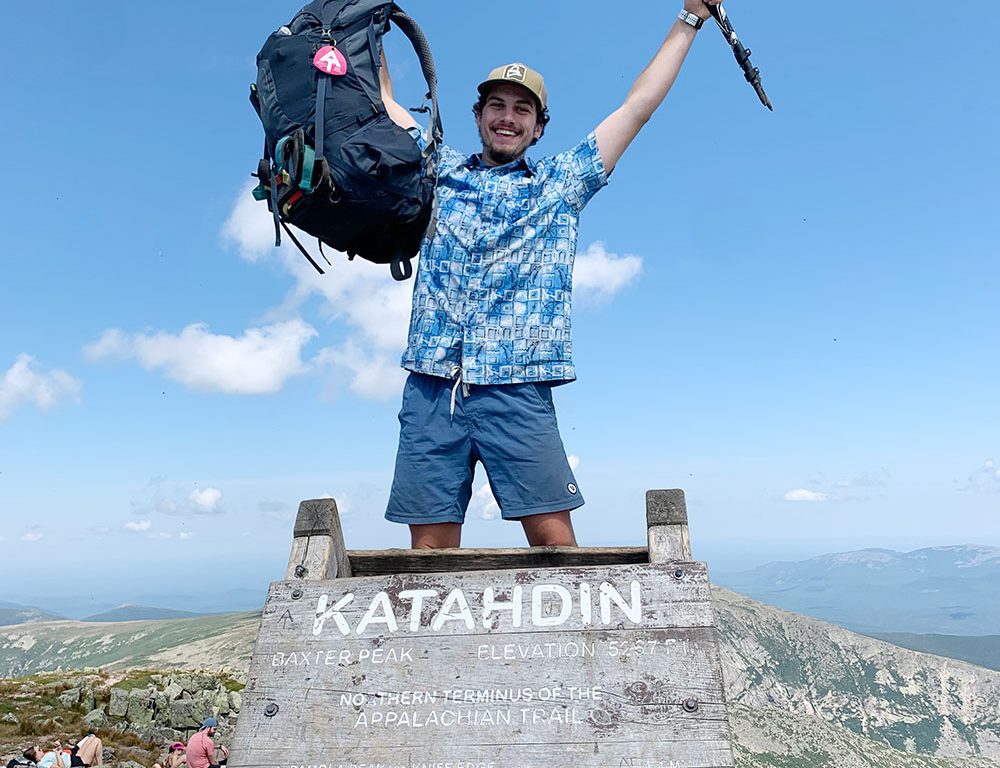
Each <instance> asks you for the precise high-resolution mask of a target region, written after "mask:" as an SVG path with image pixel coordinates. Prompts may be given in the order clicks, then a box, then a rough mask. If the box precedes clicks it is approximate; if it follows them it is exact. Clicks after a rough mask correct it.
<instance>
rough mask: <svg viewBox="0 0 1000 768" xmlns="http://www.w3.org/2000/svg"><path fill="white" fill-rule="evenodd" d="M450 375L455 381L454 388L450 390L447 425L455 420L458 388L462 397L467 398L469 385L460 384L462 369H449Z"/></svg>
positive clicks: (456, 367) (457, 367)
mask: <svg viewBox="0 0 1000 768" xmlns="http://www.w3.org/2000/svg"><path fill="white" fill-rule="evenodd" d="M451 375H452V377H453V378H454V379H455V386H453V387H452V388H451V410H450V411H449V418H448V423H449V424H450V423H452V422H453V421H454V420H455V399H456V398H457V397H458V388H459V386H461V387H462V397H463V398H465V397H468V396H469V385H468V384H463V383H462V369H461V368H460V367H459V366H457V365H456V366H455V367H454V368H452V369H451Z"/></svg>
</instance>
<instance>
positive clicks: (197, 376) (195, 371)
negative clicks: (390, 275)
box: [84, 319, 316, 395]
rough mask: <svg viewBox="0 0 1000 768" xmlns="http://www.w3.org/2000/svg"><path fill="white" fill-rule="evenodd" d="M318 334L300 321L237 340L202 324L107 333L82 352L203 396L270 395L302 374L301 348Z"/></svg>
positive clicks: (250, 332) (252, 330)
mask: <svg viewBox="0 0 1000 768" xmlns="http://www.w3.org/2000/svg"><path fill="white" fill-rule="evenodd" d="M315 335H316V330H315V329H314V328H313V327H312V326H310V325H308V324H307V323H305V322H303V321H302V320H298V319H296V320H289V321H286V322H282V323H274V324H273V325H268V326H265V327H263V328H249V329H247V330H246V331H244V333H243V335H242V336H241V337H239V338H236V337H233V336H225V335H218V334H213V333H210V332H209V330H208V328H207V327H206V326H205V325H204V324H201V323H195V324H193V325H189V326H187V327H186V328H184V329H183V330H182V331H181V332H180V334H177V335H173V334H169V333H163V332H156V333H137V334H131V335H129V334H126V333H123V332H122V331H120V330H114V329H113V330H108V331H105V332H104V334H103V335H102V336H101V338H100V339H98V340H97V341H96V342H93V343H92V344H89V345H87V346H86V347H85V348H84V354H85V355H86V356H87V357H88V359H90V360H95V361H96V360H105V359H108V358H119V359H125V360H128V359H135V360H137V361H138V362H139V364H140V365H142V367H143V368H145V369H146V370H149V371H161V372H162V373H163V374H164V375H165V376H167V377H168V378H170V379H173V380H174V381H178V382H180V383H181V384H183V385H185V386H187V387H190V388H192V389H195V390H199V391H203V392H225V393H229V394H240V395H261V394H271V393H273V392H277V391H279V390H280V389H281V388H282V387H283V386H284V384H285V382H286V381H287V380H288V379H289V378H290V377H292V376H296V375H299V374H301V373H303V372H304V371H305V366H304V365H303V363H302V359H301V354H302V347H303V346H304V345H305V344H306V342H308V341H309V340H310V339H311V338H312V337H313V336H315Z"/></svg>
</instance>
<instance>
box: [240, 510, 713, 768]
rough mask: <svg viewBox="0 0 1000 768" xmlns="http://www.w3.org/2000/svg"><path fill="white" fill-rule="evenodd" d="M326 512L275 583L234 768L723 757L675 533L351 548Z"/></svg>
mask: <svg viewBox="0 0 1000 768" xmlns="http://www.w3.org/2000/svg"><path fill="white" fill-rule="evenodd" d="M650 493H660V494H663V493H673V494H675V496H674V497H673V499H674V503H675V504H676V503H677V497H676V494H677V493H679V492H650ZM679 498H680V504H681V505H683V496H682V495H681V496H680V497H679ZM660 500H661V501H662V499H660ZM322 503H323V505H324V506H323V507H322V509H324V510H325V513H326V516H327V517H330V516H332V517H333V521H332V523H331V524H329V525H325V526H320V527H319V528H317V527H315V526H313V527H312V528H310V529H309V530H308V531H307V535H306V536H299V535H297V536H296V543H295V544H293V552H292V558H291V559H290V562H289V575H290V578H289V580H287V581H282V582H276V583H274V584H272V585H271V587H270V591H269V593H268V597H267V603H266V606H265V609H264V613H263V616H262V619H261V627H260V633H259V636H258V640H257V646H256V650H255V652H254V655H253V659H252V662H251V668H250V673H249V676H248V682H247V688H246V690H245V691H244V698H243V707H242V711H241V714H240V718H239V723H238V726H237V732H236V735H235V738H234V742H233V750H232V756H231V759H230V765H232V766H235V767H236V768H250V767H260V768H561V767H563V766H567V767H568V766H573V767H574V768H619V766H635V767H640V766H641V767H643V768H654V767H655V768H716V767H718V768H726V767H728V766H732V765H733V762H732V753H731V749H730V745H729V736H728V721H727V717H726V709H725V700H724V697H723V683H722V674H721V663H720V658H719V649H718V642H717V639H716V632H715V628H714V626H713V621H714V618H713V612H712V607H711V602H710V595H709V581H708V574H707V570H706V567H705V565H704V564H703V563H698V562H691V561H690V555H689V552H686V551H685V549H684V546H683V543H684V542H686V530H685V531H673V532H671V535H660V536H654V535H653V533H652V529H653V528H654V527H657V526H654V525H652V524H650V526H649V528H650V535H649V542H650V544H651V546H650V547H649V548H618V549H587V548H546V549H545V550H542V551H539V550H529V549H522V550H446V551H439V552H431V553H427V552H412V551H409V550H385V551H384V552H361V551H347V550H344V549H343V545H342V543H339V542H341V541H342V539H341V534H340V529H339V522H338V521H336V512H335V505H333V502H332V500H329V499H328V500H323V502H322ZM307 504H311V505H319V504H320V502H303V505H307ZM648 505H649V501H648V500H647V506H648ZM313 509H315V507H314V508H313ZM675 511H676V510H675ZM675 516H676V515H675ZM647 517H649V514H648V509H647ZM302 518H303V511H302V509H301V508H300V522H301V521H302ZM669 524H673V525H676V524H677V523H675V522H674V523H669ZM684 526H685V528H686V514H685V515H684ZM305 527H306V528H308V526H305ZM296 528H297V534H298V533H300V527H299V525H298V524H297V526H296ZM660 534H664V532H663V531H661V532H660ZM302 538H312V539H316V540H317V541H316V542H307V543H303V542H302V541H300V539H302ZM326 539H329V541H326ZM331 542H332V544H331ZM664 542H675V543H676V542H682V545H681V546H680V547H679V548H678V547H677V546H675V545H674V544H671V545H669V546H667V545H665V544H664ZM309 544H314V545H315V546H313V547H312V551H311V554H310V551H309V546H308V545H309ZM317 547H318V548H319V549H325V550H326V551H325V552H323V553H320V552H318V549H317ZM338 547H339V550H340V551H339V552H337V551H336V550H337V549H338ZM651 553H652V554H651ZM678 554H680V555H685V554H686V555H687V558H686V559H678V558H677V557H674V555H678ZM663 555H671V557H664V556H663ZM293 561H294V562H293ZM595 562H596V563H597V564H594V563H595ZM346 572H350V573H351V574H352V575H351V576H349V577H348V576H346ZM295 573H300V574H302V576H300V577H299V578H294V574H295ZM310 574H311V575H313V577H314V578H312V579H310V578H309V576H310ZM331 574H333V575H335V576H336V577H335V578H329V576H331Z"/></svg>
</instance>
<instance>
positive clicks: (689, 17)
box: [677, 8, 705, 29]
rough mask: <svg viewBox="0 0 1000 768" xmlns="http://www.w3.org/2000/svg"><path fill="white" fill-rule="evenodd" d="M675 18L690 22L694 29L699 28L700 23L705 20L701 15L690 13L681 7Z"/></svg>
mask: <svg viewBox="0 0 1000 768" xmlns="http://www.w3.org/2000/svg"><path fill="white" fill-rule="evenodd" d="M677 18H678V19H680V20H681V21H683V22H684V23H685V24H690V25H691V26H692V27H694V28H695V29H701V27H702V25H703V24H704V23H705V20H704V19H703V18H702V17H701V16H697V15H695V14H693V13H690V12H688V11H686V10H684V9H683V8H681V12H680V13H678V14H677Z"/></svg>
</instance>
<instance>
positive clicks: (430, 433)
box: [381, 0, 721, 548]
mask: <svg viewBox="0 0 1000 768" xmlns="http://www.w3.org/2000/svg"><path fill="white" fill-rule="evenodd" d="M706 2H707V3H710V4H712V5H718V4H720V3H721V0H705V2H703V1H702V0H684V7H683V9H682V10H681V11H680V13H679V14H678V16H677V18H676V20H675V21H674V23H673V26H672V27H671V28H670V31H669V33H668V34H667V37H666V39H665V40H664V41H663V43H662V45H661V46H660V48H659V50H658V51H657V53H656V55H655V56H654V57H653V60H652V61H651V62H650V63H649V65H648V66H647V67H646V69H644V70H643V72H642V73H641V74H640V75H639V77H638V78H637V79H636V81H635V83H634V84H633V86H632V88H631V90H630V91H629V93H628V95H627V97H626V99H625V101H624V103H623V104H622V105H621V107H619V108H618V109H617V110H615V111H614V112H613V113H612V114H611V115H609V116H608V117H607V118H605V119H604V120H603V121H602V122H601V123H600V125H598V126H597V128H596V129H595V130H594V131H592V132H591V133H589V134H588V135H587V136H586V137H585V138H584V139H583V140H582V141H581V142H580V143H579V144H577V145H576V146H575V147H573V148H572V149H570V150H568V151H566V152H563V153H561V154H557V155H553V156H550V157H545V158H542V159H540V160H537V161H535V160H530V159H528V157H527V156H526V153H527V151H528V149H529V147H531V146H532V145H533V144H534V143H535V142H537V141H538V140H539V139H540V138H541V137H542V135H543V134H544V132H545V125H546V124H547V123H548V120H549V114H548V105H547V102H548V96H547V93H546V90H545V82H544V80H543V78H542V76H541V75H540V74H539V73H538V72H536V71H534V70H533V69H531V68H529V67H528V66H526V65H525V64H523V63H521V62H514V63H512V64H507V65H504V66H501V67H497V68H496V69H494V70H493V71H492V72H490V73H489V75H488V76H487V77H486V79H485V80H483V81H482V82H481V83H480V84H479V88H478V90H479V98H478V100H477V101H476V103H475V104H474V105H473V114H474V116H475V120H476V126H477V127H478V129H479V136H480V139H481V140H482V150H481V151H480V153H478V154H475V155H472V156H471V157H470V156H468V155H464V154H461V153H459V152H456V151H455V150H453V149H451V148H450V147H442V148H441V151H440V157H439V164H438V185H437V194H436V199H435V209H436V215H435V218H434V220H433V221H432V223H431V226H430V227H429V228H428V231H427V236H426V238H425V240H424V243H423V246H422V247H421V250H420V260H419V264H418V269H417V277H416V283H415V285H414V290H413V309H412V313H411V316H410V329H409V339H408V343H407V347H406V351H405V352H404V353H403V361H402V363H403V367H404V368H406V369H407V370H409V371H410V376H409V378H408V379H407V382H406V388H405V390H404V392H403V405H402V409H401V411H400V414H399V421H400V436H399V450H398V453H397V456H396V471H395V477H394V479H393V484H392V491H391V493H390V497H389V503H388V507H387V510H386V514H385V516H386V518H387V519H388V520H391V521H394V522H399V523H404V524H407V525H409V526H410V533H411V545H412V546H413V547H414V548H439V547H457V546H459V545H460V543H461V530H462V524H463V522H464V520H465V513H466V509H467V507H468V505H469V500H470V498H471V494H472V481H473V475H474V470H475V465H476V463H477V462H481V463H482V464H483V466H484V467H485V468H486V473H487V475H488V477H489V482H490V487H491V488H492V490H493V494H494V496H495V498H496V500H497V502H498V504H499V505H500V512H501V515H502V516H503V518H504V519H507V520H517V521H519V522H520V523H521V524H522V526H523V527H524V531H525V534H526V536H527V539H528V543H529V544H530V545H532V546H552V545H563V546H573V545H575V544H576V537H575V535H574V532H573V525H572V522H571V520H570V512H571V511H572V510H573V509H576V508H577V507H579V506H581V505H582V504H583V496H582V494H581V493H580V489H579V488H578V486H577V483H576V478H575V477H574V476H573V472H572V470H571V469H570V466H569V462H568V460H567V458H566V452H565V449H564V448H563V443H562V439H561V437H560V435H559V428H558V424H557V422H556V415H555V409H554V407H553V403H552V389H553V387H555V386H557V385H559V384H565V383H568V382H570V381H573V380H574V379H575V378H576V369H575V367H574V365H573V359H572V351H573V350H572V336H571V314H570V312H571V306H572V290H573V262H574V258H575V255H576V244H577V223H578V220H579V215H580V212H581V211H582V210H583V208H584V206H585V205H586V204H587V202H588V201H589V200H590V199H591V198H592V197H593V196H594V194H596V193H597V191H598V190H600V189H601V188H602V187H604V186H605V185H606V184H607V183H608V175H609V174H610V173H611V171H612V170H614V167H615V165H616V164H617V162H618V160H619V158H621V156H622V153H623V152H624V151H625V149H626V148H627V147H628V146H629V144H630V143H631V142H632V140H633V139H634V138H635V136H636V135H637V134H638V132H639V130H640V129H641V128H642V126H643V125H644V124H645V123H646V121H647V120H649V118H650V117H651V116H652V114H653V112H654V111H655V110H656V109H657V108H658V107H659V105H660V104H661V103H662V102H663V100H664V98H665V97H666V95H667V92H668V91H669V90H670V88H671V86H672V85H673V83H674V80H675V78H676V77H677V74H678V72H679V71H680V68H681V64H682V63H683V61H684V58H685V56H686V55H687V52H688V50H689V49H690V47H691V44H692V42H693V41H694V38H695V35H696V34H697V31H698V29H700V28H701V26H702V24H703V22H704V20H705V19H707V18H708V17H709V16H710V14H709V11H708V7H707V5H706V4H705V3H706ZM382 63H383V66H382V68H381V81H382V97H383V101H384V102H385V105H386V108H387V110H388V112H389V115H390V117H392V119H393V120H394V121H395V122H396V123H397V124H399V125H400V126H402V127H403V128H406V129H409V130H412V131H413V132H414V135H415V136H418V133H419V132H418V126H417V124H416V122H415V120H414V119H413V117H412V116H411V115H410V113H409V112H408V111H407V110H405V109H403V108H402V107H401V106H399V104H397V103H396V101H395V100H394V99H393V95H392V82H391V80H390V78H389V72H388V66H387V65H386V63H385V60H384V58H383V62H382ZM418 141H423V138H422V137H418Z"/></svg>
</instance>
